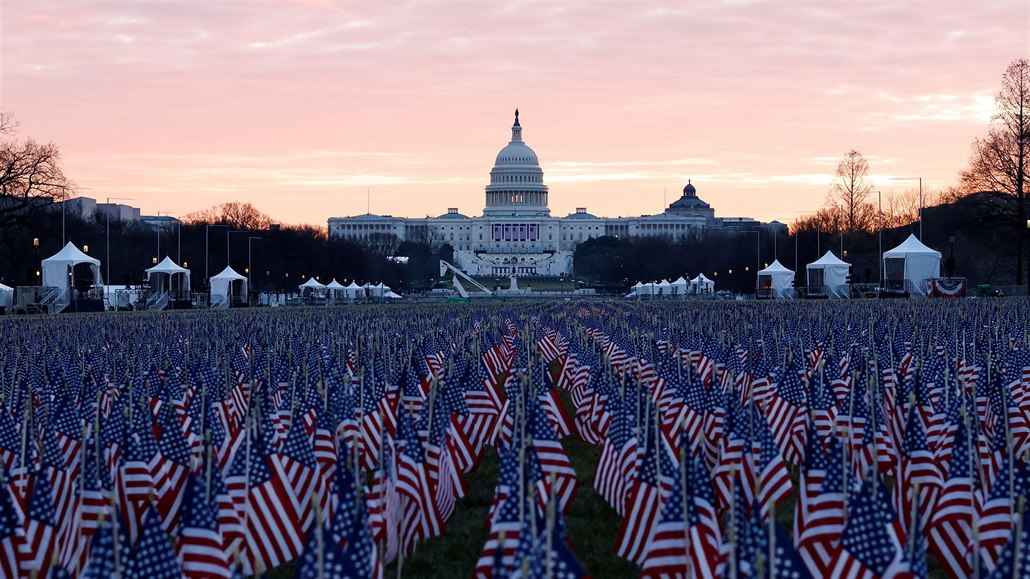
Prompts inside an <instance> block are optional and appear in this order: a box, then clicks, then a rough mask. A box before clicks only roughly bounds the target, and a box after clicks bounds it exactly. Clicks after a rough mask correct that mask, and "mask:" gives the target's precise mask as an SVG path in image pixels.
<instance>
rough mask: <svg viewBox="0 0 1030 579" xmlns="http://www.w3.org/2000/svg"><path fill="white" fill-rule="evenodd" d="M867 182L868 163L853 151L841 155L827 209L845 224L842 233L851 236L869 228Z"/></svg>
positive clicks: (868, 183)
mask: <svg viewBox="0 0 1030 579" xmlns="http://www.w3.org/2000/svg"><path fill="white" fill-rule="evenodd" d="M872 190H873V186H872V183H870V182H869V162H868V161H866V160H865V157H863V156H862V153H859V152H858V151H856V150H854V149H852V150H850V151H848V152H847V153H845V154H844V158H843V159H841V162H840V164H839V165H837V173H836V175H835V176H834V179H833V187H832V188H831V189H830V195H829V197H828V198H827V200H826V202H827V205H830V206H832V207H836V208H837V209H838V210H839V212H840V214H841V217H842V219H843V221H844V223H843V225H844V227H843V229H842V232H843V233H847V234H851V233H854V232H856V231H862V230H865V229H868V228H869V225H870V218H871V216H875V211H874V212H872V213H870V211H869V207H867V206H868V203H867V202H866V199H867V198H868V197H869V193H870V192H872Z"/></svg>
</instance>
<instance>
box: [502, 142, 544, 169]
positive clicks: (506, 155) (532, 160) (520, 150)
mask: <svg viewBox="0 0 1030 579" xmlns="http://www.w3.org/2000/svg"><path fill="white" fill-rule="evenodd" d="M494 165H495V166H496V165H537V166H539V165H540V161H539V160H537V158H536V153H535V152H533V149H530V148H529V147H528V146H527V145H526V144H525V143H523V142H522V141H521V140H518V141H512V142H510V143H508V146H507V147H505V148H503V149H501V152H500V153H497V160H495V161H494Z"/></svg>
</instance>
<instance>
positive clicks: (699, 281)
mask: <svg viewBox="0 0 1030 579" xmlns="http://www.w3.org/2000/svg"><path fill="white" fill-rule="evenodd" d="M690 285H692V286H694V293H699V294H710V293H712V292H713V291H715V282H714V281H712V280H710V279H708V278H707V277H705V274H703V273H699V274H697V277H695V278H694V279H692V280H690Z"/></svg>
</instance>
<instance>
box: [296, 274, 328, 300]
mask: <svg viewBox="0 0 1030 579" xmlns="http://www.w3.org/2000/svg"><path fill="white" fill-rule="evenodd" d="M297 287H298V289H300V297H302V298H303V297H308V296H311V297H314V298H324V297H325V286H324V285H322V284H321V283H319V282H318V281H317V280H316V279H315V278H313V277H309V278H308V281H306V282H304V283H302V284H300V285H299V286H297Z"/></svg>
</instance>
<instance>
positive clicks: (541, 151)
mask: <svg viewBox="0 0 1030 579" xmlns="http://www.w3.org/2000/svg"><path fill="white" fill-rule="evenodd" d="M1028 30H1030V27H1028V5H1027V3H1026V2H994V3H987V2H946V3H931V2H915V3H896V2H859V3H848V4H838V3H813V2H776V3H765V2H730V3H708V2H677V3H664V4H663V3H654V4H651V3H641V2H632V3H625V4H619V3H587V2H575V3H572V2H566V3H535V2H533V3H531V2H510V3H464V4H463V3H455V4H451V3H440V2H411V3H406V2H377V3H349V2H348V3H336V2H328V1H309V2H288V3H277V2H242V1H238V2H200V1H194V2H181V3H156V2H155V3H122V2H107V3H104V2H101V3H93V2H82V1H74V2H44V1H36V0H33V1H25V2H20V1H9V0H5V1H4V2H3V3H2V4H0V31H2V40H0V53H2V62H0V65H2V69H0V104H2V106H3V109H4V110H5V111H7V112H9V113H11V114H12V115H14V116H15V117H16V118H17V120H18V121H19V123H20V125H21V126H20V130H19V133H18V135H19V136H20V137H28V136H31V137H33V138H35V139H37V140H41V141H53V142H55V143H57V144H59V145H60V147H61V150H62V152H63V157H64V168H65V172H66V174H67V175H68V176H69V177H70V178H71V179H73V180H74V181H75V182H76V184H77V185H78V186H79V187H80V188H81V190H80V194H81V195H84V196H89V197H93V198H97V199H103V198H104V197H107V196H112V197H129V198H132V199H133V202H132V204H134V205H137V206H140V207H142V209H143V212H144V213H156V212H158V211H161V212H169V213H172V214H175V215H180V216H181V215H185V214H187V213H189V212H191V211H196V210H200V209H204V208H206V207H210V206H212V205H215V204H218V203H222V202H226V201H247V202H250V203H253V204H254V205H255V206H257V207H258V208H259V209H261V210H262V211H264V212H265V213H268V214H270V215H272V216H273V217H275V218H276V219H278V220H281V221H283V222H287V223H311V224H316V225H320V226H324V225H325V223H326V218H328V217H330V216H344V215H354V214H358V213H364V212H366V211H367V210H371V211H372V212H373V213H386V214H393V215H402V216H410V217H419V216H424V215H439V214H441V213H444V212H445V211H446V210H447V208H448V207H458V208H459V209H460V210H461V211H462V212H463V213H466V214H470V215H478V214H480V213H481V212H482V209H483V187H484V186H485V185H486V184H487V183H488V181H489V175H488V174H489V171H490V168H491V166H492V165H493V161H494V156H495V155H496V154H497V151H498V150H499V149H501V148H502V147H503V146H504V145H505V144H506V143H507V141H508V139H509V136H510V126H511V122H512V113H513V110H514V109H515V107H518V108H519V109H520V111H521V113H522V116H521V121H522V126H523V127H524V133H523V136H524V138H525V140H526V143H527V144H528V145H529V146H531V147H532V148H533V149H534V150H535V151H536V152H537V153H538V155H539V157H540V164H541V166H542V168H543V171H544V179H545V182H546V183H547V184H548V185H549V186H550V207H551V211H552V214H553V215H556V216H561V215H565V214H567V213H570V212H572V211H574V209H575V208H576V207H587V208H588V209H589V210H590V211H591V212H592V213H595V214H597V215H604V216H618V215H640V214H647V213H657V212H660V211H661V210H662V208H663V207H664V205H666V204H667V203H668V202H671V201H672V200H673V199H675V198H676V197H678V195H679V192H680V190H681V189H682V187H683V185H685V184H686V182H687V179H688V178H689V179H692V181H693V183H694V184H695V185H696V186H697V188H698V195H699V196H700V197H702V198H703V199H704V200H705V201H708V202H709V203H710V204H711V205H712V206H713V207H714V208H715V210H716V215H717V216H751V217H755V218H758V219H763V220H771V219H778V220H780V221H784V222H789V221H792V220H793V219H795V218H796V217H797V216H798V215H799V214H800V213H803V212H810V211H814V210H815V209H817V208H818V207H819V206H821V205H822V203H823V201H824V199H825V197H826V193H827V191H828V189H829V186H830V182H831V179H832V175H833V171H834V169H835V167H836V165H837V163H838V161H839V160H840V158H841V156H842V155H843V153H845V152H846V151H848V150H850V149H857V150H859V151H861V152H862V154H863V155H864V156H865V157H866V158H867V159H868V160H869V164H870V171H871V173H872V175H873V178H874V181H875V182H876V183H877V184H878V186H879V187H881V188H882V189H883V190H884V192H885V193H886V192H888V191H896V192H901V191H905V190H908V189H911V188H912V187H913V183H912V182H906V181H891V180H890V179H891V178H893V177H899V176H902V177H910V176H919V177H922V178H923V183H924V186H925V187H928V188H935V189H936V188H942V187H946V186H948V185H951V184H953V183H954V182H955V181H956V173H957V172H958V171H959V170H961V169H962V168H964V167H965V165H966V161H967V158H968V155H969V147H970V144H971V143H972V141H973V139H974V138H976V137H978V136H981V135H983V134H984V133H985V132H986V127H987V124H988V123H989V121H990V118H991V115H992V113H993V111H994V102H993V94H994V93H995V92H996V91H997V90H998V88H999V86H1000V79H1001V75H1002V73H1003V72H1004V70H1005V67H1006V66H1007V65H1008V63H1009V62H1010V61H1012V60H1013V59H1016V58H1025V57H1027V56H1028V43H1030V34H1028Z"/></svg>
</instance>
